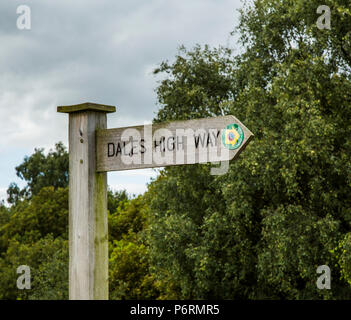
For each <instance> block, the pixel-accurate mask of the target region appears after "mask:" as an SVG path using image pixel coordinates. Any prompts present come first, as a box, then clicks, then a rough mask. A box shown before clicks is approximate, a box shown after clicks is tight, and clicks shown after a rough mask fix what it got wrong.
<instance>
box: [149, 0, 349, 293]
mask: <svg viewBox="0 0 351 320" xmlns="http://www.w3.org/2000/svg"><path fill="white" fill-rule="evenodd" d="M325 4H327V5H330V6H331V9H332V13H333V14H332V25H333V26H334V28H332V30H330V31H329V30H319V29H318V28H317V26H316V21H317V18H318V14H316V10H317V8H318V6H319V5H320V3H319V2H318V1H308V2H306V1H278V0H277V1H268V0H267V1H266V0H256V1H253V2H249V3H248V4H247V5H246V6H245V8H244V10H243V11H242V13H241V20H240V24H239V27H238V29H237V32H239V34H240V36H241V44H242V45H243V47H244V52H243V53H242V54H240V55H238V56H235V57H234V56H232V53H231V51H230V50H228V49H224V48H219V49H209V48H208V47H206V46H205V47H204V48H200V47H196V48H195V49H194V50H192V51H187V50H185V49H184V48H181V50H180V52H179V55H178V56H177V57H176V59H175V62H174V63H173V64H169V63H163V64H161V66H160V68H159V69H157V70H156V71H155V72H156V73H158V72H164V73H167V74H168V77H167V78H166V79H165V80H163V81H162V82H161V84H160V86H159V88H158V90H157V93H158V97H159V102H160V104H161V110H160V111H159V113H158V115H157V118H156V119H155V121H165V120H171V119H172V120H173V119H191V118H196V117H206V116H213V115H219V114H221V113H225V114H234V115H235V116H237V117H238V118H239V119H240V120H241V121H242V122H243V123H244V124H245V125H246V126H247V127H248V128H250V129H251V130H252V131H253V133H254V134H255V139H254V141H253V142H252V143H251V144H250V145H249V146H248V147H247V148H246V150H245V151H244V153H243V154H242V155H241V156H240V158H239V159H238V160H237V161H234V162H233V163H231V164H230V170H229V172H228V173H227V174H226V175H223V176H210V175H209V166H207V165H204V166H196V165H194V166H186V167H179V168H168V169H165V170H164V171H163V173H162V174H161V176H160V177H159V178H158V179H157V180H156V181H155V182H153V183H152V185H151V186H150V188H149V189H150V190H149V194H150V196H149V202H150V206H151V218H150V221H151V222H150V246H151V248H152V251H151V258H152V265H153V268H154V274H155V276H156V278H157V279H158V280H160V281H163V282H164V283H169V286H168V287H166V290H168V291H167V292H168V295H167V294H166V297H167V296H172V297H177V298H196V299H198V298H200V299H202V298H225V299H232V298H244V299H245V298H253V299H255V298H282V299H316V298H350V286H349V284H348V283H347V282H346V281H345V280H344V279H350V273H349V272H350V271H349V270H350V267H349V259H347V257H349V256H350V254H351V252H350V251H349V250H350V249H349V248H350V246H349V240H347V239H349V238H346V235H347V233H348V232H350V223H351V220H350V217H351V215H350V214H351V211H350V208H351V197H350V194H351V193H350V192H351V170H350V169H351V168H350V166H351V165H350V163H351V161H350V160H351V159H350V158H351V157H350V156H351V142H350V141H351V139H350V138H351V127H350V120H351V108H350V105H351V95H350V92H351V90H350V89H351V82H350V80H351V79H350V70H351V69H350V68H351V63H350V61H349V59H348V56H347V55H348V53H347V52H346V53H345V48H347V47H348V46H349V45H350V42H349V40H348V38H347V37H346V36H345V35H346V33H347V32H348V31H350V30H351V27H350V23H351V19H350V16H349V14H350V11H349V9H347V6H346V2H345V1H326V3H325ZM346 17H347V18H348V19H346ZM337 247H341V248H342V250H344V251H342V254H337V252H340V250H334V249H335V248H337ZM322 264H327V265H329V266H330V267H331V270H332V289H331V290H330V291H327V290H318V289H317V287H316V284H315V282H316V279H317V276H318V275H317V274H316V269H317V267H318V266H319V265H322ZM341 277H343V278H342V279H340V278H341Z"/></svg>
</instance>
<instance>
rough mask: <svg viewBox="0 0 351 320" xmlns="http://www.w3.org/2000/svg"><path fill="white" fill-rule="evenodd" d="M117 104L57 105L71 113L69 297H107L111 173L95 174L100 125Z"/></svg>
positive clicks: (103, 127) (84, 298)
mask: <svg viewBox="0 0 351 320" xmlns="http://www.w3.org/2000/svg"><path fill="white" fill-rule="evenodd" d="M115 110H116V108H115V107H113V106H106V105H100V104H94V103H83V104H80V105H73V106H62V107H57V112H63V113H68V114H69V298H70V300H95V299H96V300H107V299H108V226H107V175H106V173H97V172H96V138H95V133H96V130H97V129H106V126H107V120H106V113H109V112H115Z"/></svg>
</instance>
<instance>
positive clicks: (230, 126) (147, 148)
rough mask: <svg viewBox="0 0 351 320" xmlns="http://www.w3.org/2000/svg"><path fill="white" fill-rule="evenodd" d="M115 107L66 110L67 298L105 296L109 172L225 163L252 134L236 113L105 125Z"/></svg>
mask: <svg viewBox="0 0 351 320" xmlns="http://www.w3.org/2000/svg"><path fill="white" fill-rule="evenodd" d="M115 110H116V108H115V107H114V106H107V105H101V104H95V103H83V104H79V105H73V106H61V107H57V111H58V112H62V113H68V114H69V298H70V299H71V300H82V299H83V300H93V299H96V300H107V299H108V226H107V176H106V172H107V171H120V170H130V169H139V168H155V167H165V166H173V165H184V164H193V163H207V162H219V161H229V160H231V159H234V158H235V157H237V156H238V155H239V153H240V152H241V151H242V150H243V149H244V148H245V147H246V145H247V144H248V143H249V141H250V140H251V138H252V137H253V134H252V133H251V132H250V130H249V129H247V128H246V127H245V126H244V125H243V124H242V123H241V122H240V121H239V120H238V119H236V118H235V117H234V116H231V115H228V116H222V117H214V118H206V119H196V120H187V121H173V122H167V123H161V124H154V125H144V126H135V127H126V128H116V129H107V128H106V127H107V119H106V114H107V113H110V112H115Z"/></svg>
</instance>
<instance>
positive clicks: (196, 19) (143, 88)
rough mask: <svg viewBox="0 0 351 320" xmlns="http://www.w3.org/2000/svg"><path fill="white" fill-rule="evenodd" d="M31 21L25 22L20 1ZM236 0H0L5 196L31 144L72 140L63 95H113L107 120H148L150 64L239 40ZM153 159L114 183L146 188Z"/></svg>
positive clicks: (113, 177)
mask: <svg viewBox="0 0 351 320" xmlns="http://www.w3.org/2000/svg"><path fill="white" fill-rule="evenodd" d="M22 4H24V5H28V6H29V7H30V9H31V20H32V21H31V30H19V29H18V28H17V26H16V21H17V18H18V16H19V14H17V13H16V10H17V7H18V6H19V5H22ZM241 5H242V4H241V2H240V0H176V1H173V0H162V1H161V0H147V1H145V0H143V1H142V0H129V1H115V0H94V1H93V0H84V1H83V0H74V1H72V0H50V1H45V0H22V1H16V0H1V1H0V199H4V198H5V197H6V189H7V187H8V185H9V184H10V182H12V181H14V182H17V183H19V184H20V185H23V183H21V182H20V180H19V179H18V178H17V177H16V174H15V166H16V165H19V164H20V163H21V162H22V161H23V158H24V156H25V155H31V154H32V153H33V151H34V148H38V147H43V148H46V149H47V150H49V149H50V148H53V147H54V144H55V143H56V142H58V141H63V142H64V144H65V145H67V139H68V137H67V130H68V117H67V115H65V114H58V113H57V112H56V107H57V106H58V105H71V104H77V103H82V102H87V101H90V102H96V103H102V104H109V105H115V106H116V107H117V112H116V113H115V114H110V115H108V127H109V128H114V127H122V126H126V125H138V124H144V123H145V121H149V122H150V121H151V120H152V118H153V117H154V115H155V113H156V111H157V108H158V106H157V104H156V101H157V99H156V94H155V89H156V87H157V80H158V79H157V78H156V77H155V76H154V75H153V74H152V70H153V69H154V68H155V67H156V66H157V65H158V64H159V63H161V62H162V61H163V60H169V61H172V59H173V58H174V56H175V55H176V54H177V48H178V47H179V46H180V45H181V44H184V45H185V46H186V47H187V48H191V47H193V46H194V45H196V44H206V43H207V44H209V45H211V46H218V45H225V46H230V47H235V46H236V43H235V39H234V38H233V37H231V36H230V35H229V34H230V32H231V31H232V30H233V28H234V26H235V25H236V24H237V22H238V12H237V9H238V8H240V7H241ZM156 174H157V173H156V172H155V171H153V170H152V169H147V170H133V171H125V172H110V173H109V174H108V183H109V185H110V186H111V187H112V188H113V189H115V190H118V189H123V188H124V189H126V190H127V191H128V192H129V193H134V194H138V193H142V192H144V191H145V190H146V183H147V182H149V181H150V178H151V177H155V176H156Z"/></svg>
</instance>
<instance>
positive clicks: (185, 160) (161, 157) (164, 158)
mask: <svg viewBox="0 0 351 320" xmlns="http://www.w3.org/2000/svg"><path fill="white" fill-rule="evenodd" d="M234 123H235V124H238V125H240V127H241V128H242V130H243V132H244V140H243V142H242V144H241V146H240V147H239V148H238V149H235V150H229V149H228V148H227V147H225V146H224V145H223V143H222V131H223V130H225V128H226V126H227V125H229V124H234ZM182 132H183V134H182ZM208 135H209V136H210V137H211V143H210V144H207V146H206V145H204V146H203V147H202V145H201V143H200V142H203V140H201V139H200V138H199V139H200V140H199V139H198V140H197V141H198V142H199V143H198V145H197V147H196V142H195V141H196V138H195V137H204V139H206V137H207V138H208ZM182 136H183V137H184V140H182V138H181V137H182ZM185 136H187V137H185ZM163 137H165V140H163V141H164V144H163V145H162V143H158V142H160V140H161V139H163ZM252 137H253V134H252V132H251V131H250V130H249V129H247V128H246V127H245V126H244V125H243V124H242V123H241V122H240V121H239V120H238V119H237V118H235V117H234V116H232V115H229V116H222V117H215V118H204V119H196V120H188V121H173V122H169V123H162V124H154V125H145V126H134V127H125V128H116V129H103V130H97V133H96V143H97V171H98V172H106V171H120V170H130V169H138V168H155V167H165V166H171V165H181V164H192V163H206V162H217V161H227V160H231V159H234V158H235V157H237V156H238V155H239V153H240V152H241V151H242V150H243V149H244V148H245V147H246V145H247V144H248V143H249V141H250V140H251V138H252ZM194 139H195V140H194ZM155 141H156V142H155ZM180 142H183V144H182V143H180ZM194 143H195V144H194ZM214 144H215V146H214ZM159 145H161V147H159ZM118 146H120V149H121V152H119V147H118ZM162 146H163V147H164V148H162ZM172 148H173V150H172ZM132 150H133V151H132ZM112 154H114V156H112Z"/></svg>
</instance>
